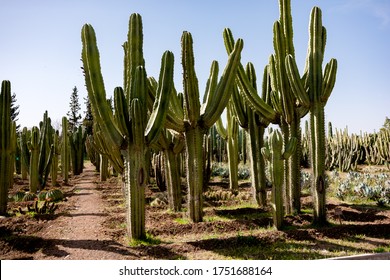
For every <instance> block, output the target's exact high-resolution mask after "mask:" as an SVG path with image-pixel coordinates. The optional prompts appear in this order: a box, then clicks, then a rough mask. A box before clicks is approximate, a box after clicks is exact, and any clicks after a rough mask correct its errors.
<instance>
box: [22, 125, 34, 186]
mask: <svg viewBox="0 0 390 280" xmlns="http://www.w3.org/2000/svg"><path fill="white" fill-rule="evenodd" d="M30 136H31V135H30V131H29V130H28V129H27V127H24V128H23V130H22V133H20V139H19V143H20V150H21V153H20V154H21V155H20V157H21V159H20V160H21V169H22V179H23V180H26V179H27V175H28V173H29V169H30V151H29V149H28V145H27V143H28V140H29V138H30Z"/></svg>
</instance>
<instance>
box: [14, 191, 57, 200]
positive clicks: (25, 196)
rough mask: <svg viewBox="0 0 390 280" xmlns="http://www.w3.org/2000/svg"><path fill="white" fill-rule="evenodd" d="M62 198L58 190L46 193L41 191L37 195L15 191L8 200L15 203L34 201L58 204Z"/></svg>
mask: <svg viewBox="0 0 390 280" xmlns="http://www.w3.org/2000/svg"><path fill="white" fill-rule="evenodd" d="M63 198H64V194H63V192H62V191H61V190H60V189H51V190H48V191H45V190H42V191H40V192H39V193H38V194H36V193H33V192H30V191H28V192H24V191H17V192H16V193H15V194H14V195H13V196H12V197H10V200H11V201H15V202H20V201H34V200H39V201H46V200H47V201H51V202H58V201H61V200H62V199H63Z"/></svg>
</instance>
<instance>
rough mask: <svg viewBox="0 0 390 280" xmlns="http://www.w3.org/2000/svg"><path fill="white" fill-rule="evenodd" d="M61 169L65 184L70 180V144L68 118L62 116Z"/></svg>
mask: <svg viewBox="0 0 390 280" xmlns="http://www.w3.org/2000/svg"><path fill="white" fill-rule="evenodd" d="M61 137H62V141H61V146H62V147H61V171H62V177H63V180H64V183H65V184H68V181H69V166H70V161H69V159H70V146H69V136H68V119H67V118H66V117H62V133H61Z"/></svg>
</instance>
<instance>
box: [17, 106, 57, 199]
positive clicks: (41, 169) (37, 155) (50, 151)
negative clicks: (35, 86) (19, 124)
mask: <svg viewBox="0 0 390 280" xmlns="http://www.w3.org/2000/svg"><path fill="white" fill-rule="evenodd" d="M54 135H57V134H56V133H55V131H54V129H53V127H52V126H51V120H50V118H49V117H48V113H47V111H46V112H45V113H44V115H43V121H41V122H40V128H38V127H37V126H34V127H33V128H32V129H31V130H30V131H28V130H27V128H23V131H22V133H21V135H20V146H21V151H22V166H23V169H28V174H29V186H30V191H31V192H33V193H36V192H37V191H38V190H42V189H43V188H44V187H45V186H46V183H47V180H48V177H49V174H50V171H53V170H55V168H54V169H51V168H52V160H53V157H54V154H55V156H57V155H58V150H56V152H55V148H56V149H58V138H56V139H55V137H54ZM54 141H55V143H53V142H54ZM55 145H56V146H55ZM56 163H58V162H57V158H56V160H55V164H56Z"/></svg>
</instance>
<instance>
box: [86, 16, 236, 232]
mask: <svg viewBox="0 0 390 280" xmlns="http://www.w3.org/2000/svg"><path fill="white" fill-rule="evenodd" d="M142 41H143V34H142V21H141V16H140V15H138V14H133V15H131V17H130V23H129V32H128V40H127V42H125V44H124V45H123V46H124V50H125V71H124V89H122V88H116V89H115V91H114V103H115V104H114V107H115V115H114V114H113V113H112V112H111V110H110V108H109V106H108V105H107V103H106V102H105V100H106V94H105V89H104V83H103V78H102V75H101V70H100V62H99V52H98V49H97V46H96V37H95V32H94V30H93V28H92V26H91V25H88V24H87V25H84V27H83V29H82V42H83V51H82V60H83V64H84V74H85V80H86V85H87V90H88V95H89V99H90V101H91V106H92V109H93V110H92V111H93V112H94V120H95V122H97V123H98V124H99V126H100V129H101V135H102V139H103V141H104V142H105V143H106V147H108V149H109V150H110V152H109V153H108V154H109V155H110V158H111V160H112V161H115V162H117V163H119V164H118V165H119V166H120V167H121V172H122V173H123V174H124V178H125V195H126V201H127V221H128V222H127V232H128V235H129V238H131V239H138V238H143V237H144V236H145V221H144V219H145V212H144V211H145V209H144V186H145V181H146V178H147V175H148V174H147V172H146V171H147V166H146V165H147V164H148V163H147V162H146V160H145V158H146V155H147V154H149V151H150V149H151V148H152V146H153V145H154V144H155V143H157V142H158V141H159V138H160V135H161V134H160V132H161V130H162V128H163V127H164V126H165V127H166V128H167V129H170V130H171V131H175V132H176V134H180V135H183V136H182V137H184V141H185V154H186V162H187V163H186V172H187V186H188V193H189V199H188V202H189V207H188V210H189V216H190V218H191V219H192V220H193V221H194V222H200V221H202V216H203V212H202V211H203V209H202V208H203V207H202V204H203V203H202V201H203V198H202V192H203V184H204V183H203V171H204V170H203V165H204V162H203V136H204V134H205V133H206V132H207V130H208V129H209V128H210V127H211V126H212V125H213V124H214V123H215V122H216V121H217V119H218V118H219V116H220V115H221V113H222V111H223V110H224V108H225V107H226V104H227V102H228V99H229V96H230V91H231V88H232V85H233V83H234V80H235V74H236V68H237V65H238V61H239V59H240V52H241V49H242V47H243V46H242V41H241V40H239V41H238V43H237V47H236V49H235V51H234V52H233V54H232V55H231V57H230V59H229V61H228V63H227V66H226V68H225V71H224V75H223V77H222V78H221V80H220V82H219V83H218V64H217V63H216V62H214V63H213V65H212V70H211V75H210V79H209V83H208V87H207V92H206V95H205V104H204V105H202V106H201V105H200V102H199V90H198V82H197V78H196V74H195V69H194V55H193V43H192V36H191V34H190V33H189V32H184V33H183V36H182V65H183V83H184V93H183V95H182V96H183V98H182V99H180V97H179V95H177V93H176V91H175V90H174V86H173V59H174V58H173V54H172V53H171V52H169V51H166V52H165V53H164V55H163V58H162V65H161V72H160V78H159V81H158V82H155V83H154V82H153V81H151V79H147V77H146V71H145V63H144V59H143V54H142V53H143V52H142V47H143V46H142ZM181 100H182V101H181ZM148 111H149V113H148Z"/></svg>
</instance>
